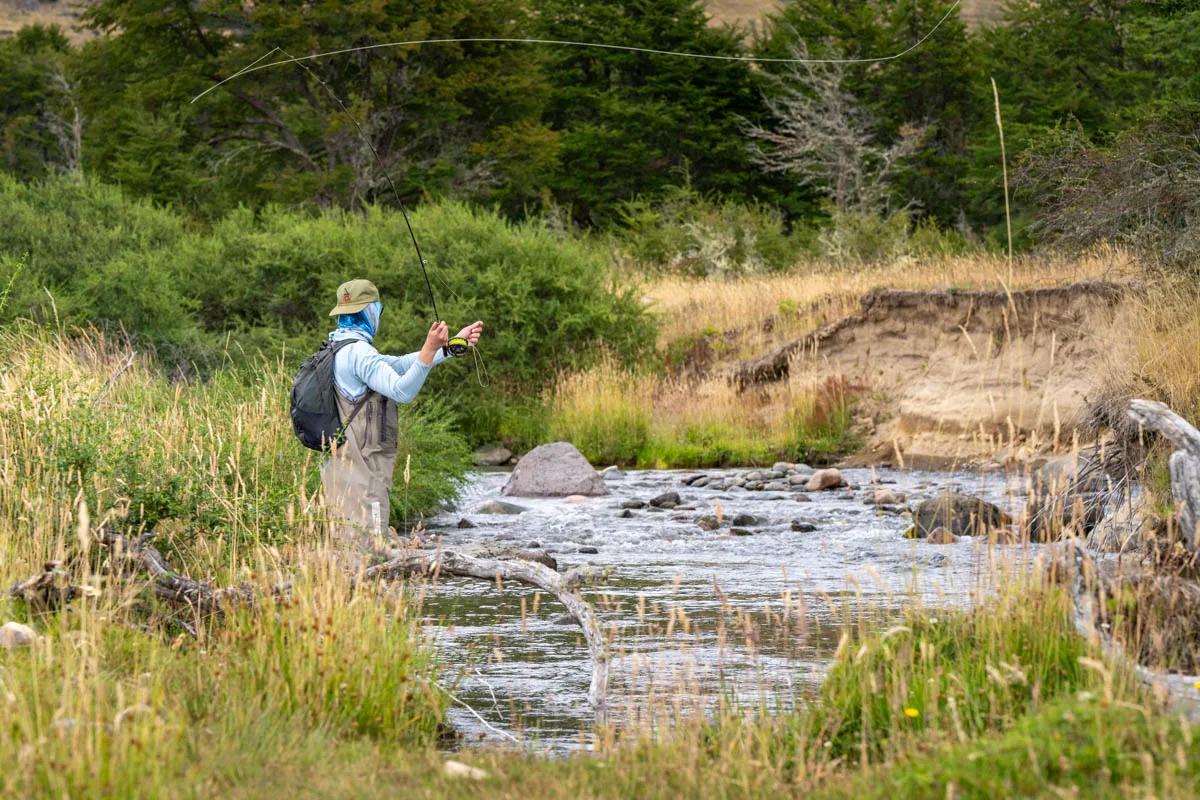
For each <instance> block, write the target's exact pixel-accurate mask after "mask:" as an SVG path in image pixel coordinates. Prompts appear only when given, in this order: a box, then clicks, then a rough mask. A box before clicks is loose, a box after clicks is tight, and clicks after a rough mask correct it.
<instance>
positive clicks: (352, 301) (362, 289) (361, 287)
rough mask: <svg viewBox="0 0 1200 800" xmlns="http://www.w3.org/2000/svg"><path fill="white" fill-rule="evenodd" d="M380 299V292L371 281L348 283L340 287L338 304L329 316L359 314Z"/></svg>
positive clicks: (361, 280)
mask: <svg viewBox="0 0 1200 800" xmlns="http://www.w3.org/2000/svg"><path fill="white" fill-rule="evenodd" d="M378 299H379V290H378V289H376V288H375V284H373V283H371V282H370V281H368V280H364V279H362V278H359V279H357V280H353V281H346V282H345V283H343V284H342V285H341V286H339V287H338V290H337V300H338V304H337V305H336V306H334V307H333V311H330V312H329V316H331V317H336V316H338V315H339V314H357V313H358V312H359V311H362V310H363V309H364V308H366V307H367V306H369V305H371V303H374V302H375V301H376V300H378Z"/></svg>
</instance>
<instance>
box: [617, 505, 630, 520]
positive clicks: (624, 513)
mask: <svg viewBox="0 0 1200 800" xmlns="http://www.w3.org/2000/svg"><path fill="white" fill-rule="evenodd" d="M617 516H618V517H620V518H621V519H633V512H632V511H630V510H629V509H628V508H627V509H625V510H624V511H622V512H621V513H620V514H617Z"/></svg>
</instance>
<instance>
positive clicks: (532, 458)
mask: <svg viewBox="0 0 1200 800" xmlns="http://www.w3.org/2000/svg"><path fill="white" fill-rule="evenodd" d="M501 491H503V493H504V494H506V495H511V496H513V497H566V496H567V495H572V494H582V495H585V496H587V497H597V496H600V495H606V494H608V487H607V486H605V485H604V479H603V478H601V477H600V473H598V472H596V470H594V469H592V465H591V464H589V463H588V460H587V459H586V458H584V457H583V454H582V453H580V452H579V451H578V450H577V449H575V445H573V444H571V443H570V442H554V443H553V444H543V445H540V446H538V447H535V448H533V449H532V450H530V451H529V452H528V453H526V454H525V455H524V456H522V457H521V460H520V461H518V462H517V465H516V466H515V467H513V472H512V475H511V476H510V477H509V479H508V483H506V484H504V489H502V490H501Z"/></svg>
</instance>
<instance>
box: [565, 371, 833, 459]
mask: <svg viewBox="0 0 1200 800" xmlns="http://www.w3.org/2000/svg"><path fill="white" fill-rule="evenodd" d="M851 399H852V398H851V396H850V392H849V389H848V387H846V386H845V385H844V384H842V383H840V382H837V381H833V382H828V381H827V382H825V383H819V384H816V385H804V384H800V383H798V382H797V383H793V382H790V381H785V382H782V383H781V384H780V385H779V386H777V387H773V388H771V389H768V390H766V391H763V392H758V393H752V394H741V393H739V392H738V391H737V390H736V389H735V388H734V387H733V386H732V385H731V384H730V383H729V381H728V380H727V379H726V378H725V377H724V376H715V377H708V378H701V379H695V378H685V377H677V376H670V375H666V376H664V375H661V374H655V373H646V372H638V371H635V370H630V369H627V368H626V367H624V366H621V365H619V364H617V363H616V362H615V361H613V360H611V359H606V360H603V361H601V362H600V363H599V364H598V365H597V366H595V367H592V368H591V369H589V370H586V371H583V372H575V373H564V374H563V375H562V376H560V378H559V380H558V381H557V383H556V384H555V386H554V389H553V392H552V393H551V395H550V397H549V405H550V415H551V416H550V419H551V422H550V432H551V435H552V436H553V437H555V438H560V439H566V440H569V441H571V442H572V443H573V444H574V445H575V446H576V447H578V448H579V449H580V450H581V451H582V452H583V453H584V455H586V456H587V457H588V459H589V460H591V461H592V462H593V463H609V464H629V465H636V466H641V467H649V468H666V467H690V466H712V465H725V464H731V465H732V464H764V463H765V464H770V463H772V462H773V461H779V460H781V459H783V460H790V461H804V460H818V461H819V460H823V459H824V458H827V457H828V456H829V455H831V454H834V453H837V452H839V451H840V450H841V449H843V448H844V447H845V445H846V444H847V442H846V437H847V436H848V430H849V425H850V417H849V414H850V402H851Z"/></svg>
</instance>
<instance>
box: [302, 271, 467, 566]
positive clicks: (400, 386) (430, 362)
mask: <svg viewBox="0 0 1200 800" xmlns="http://www.w3.org/2000/svg"><path fill="white" fill-rule="evenodd" d="M382 313H383V303H382V302H381V301H380V299H379V290H378V289H376V288H375V285H374V284H373V283H371V282H370V281H367V280H361V279H360V280H352V281H348V282H346V283H343V284H342V285H341V286H339V287H338V290H337V305H335V306H334V307H333V310H332V311H330V312H329V315H330V316H332V317H337V327H336V328H335V329H334V330H333V332H332V333H330V334H329V337H328V339H327V340H326V342H325V344H324V345H322V347H321V349H320V350H319V351H317V353H316V354H315V355H313V356H312V357H311V358H309V359H308V361H306V362H305V363H304V365H303V366H302V367H301V369H300V373H299V374H298V375H297V377H296V382H295V384H294V385H293V388H292V422H293V426H294V427H295V430H296V435H297V436H298V437H299V439H300V441H301V442H302V443H303V444H304V445H305V446H307V447H309V448H311V449H314V450H322V451H325V452H329V453H330V458H329V460H328V461H326V462H325V464H324V465H323V466H322V467H321V483H322V486H323V488H324V490H325V501H326V503H327V505H328V507H329V509H330V511H331V512H332V514H333V516H334V517H335V526H336V527H335V530H336V532H337V534H338V536H339V538H340V539H342V540H343V543H344V544H352V545H357V546H358V547H362V548H366V549H367V550H368V551H370V550H375V549H378V548H379V546H380V545H383V544H384V543H385V541H386V538H387V532H388V512H389V496H390V494H391V488H392V473H393V472H394V470H395V467H396V456H397V447H398V444H397V435H396V434H397V409H396V404H397V403H410V402H412V400H413V399H414V398H415V397H416V396H417V393H418V392H419V391H420V390H421V386H422V385H423V384H424V383H425V378H426V376H427V375H428V374H429V370H430V369H432V368H433V367H434V366H435V365H437V364H440V363H442V362H443V361H445V360H447V359H449V358H452V357H453V355H457V354H461V353H465V352H467V348H469V347H474V346H475V345H476V344H478V342H479V337H480V336H481V335H482V334H483V322H479V321H477V322H473V323H471V324H470V325H468V326H466V327H465V328H463V329H462V331H460V332H459V334H458V335H457V336H455V337H453V338H451V337H450V336H449V329H448V328H447V326H446V323H445V322H441V321H438V322H435V323H434V324H433V325H432V326H431V327H430V328H429V333H428V334H426V336H425V343H424V344H423V345H422V346H421V349H420V350H418V351H417V352H415V353H409V354H408V355H403V356H389V355H383V354H382V353H380V352H379V351H378V350H376V349H375V346H374V345H373V344H372V342H373V340H374V339H375V335H376V334H377V333H378V331H379V318H380V315H381V314H382Z"/></svg>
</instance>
